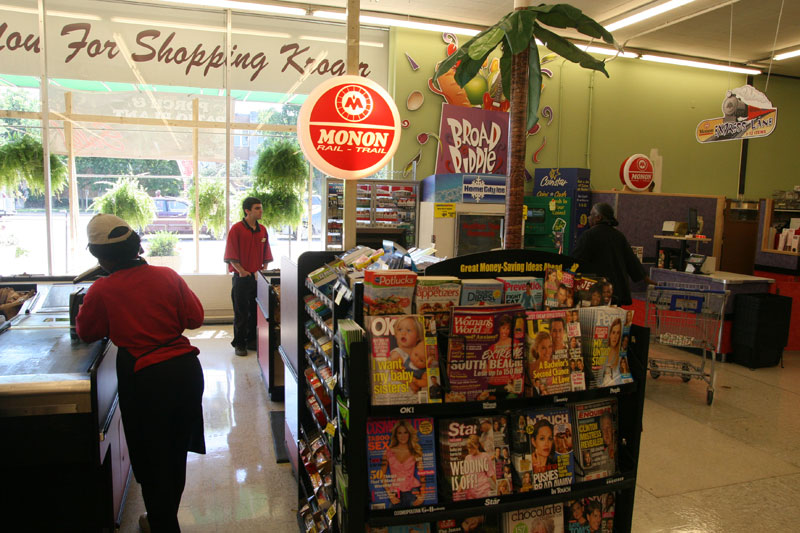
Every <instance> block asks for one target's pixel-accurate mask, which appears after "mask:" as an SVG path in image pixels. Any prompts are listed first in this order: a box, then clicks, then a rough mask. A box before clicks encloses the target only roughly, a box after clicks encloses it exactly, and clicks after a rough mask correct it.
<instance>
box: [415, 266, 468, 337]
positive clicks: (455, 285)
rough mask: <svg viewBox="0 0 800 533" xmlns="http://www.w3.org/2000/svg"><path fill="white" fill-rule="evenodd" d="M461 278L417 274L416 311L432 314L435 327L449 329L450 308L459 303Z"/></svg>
mask: <svg viewBox="0 0 800 533" xmlns="http://www.w3.org/2000/svg"><path fill="white" fill-rule="evenodd" d="M460 297H461V280H460V279H458V278H456V277H455V276H419V277H418V278H417V289H416V294H415V297H414V298H415V302H416V311H417V313H419V314H420V315H433V317H434V319H435V320H436V329H437V330H439V331H444V332H447V331H449V330H450V310H451V309H452V308H453V307H454V306H456V305H458V304H459V299H460Z"/></svg>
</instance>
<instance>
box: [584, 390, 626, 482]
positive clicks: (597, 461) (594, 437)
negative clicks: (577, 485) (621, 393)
mask: <svg viewBox="0 0 800 533" xmlns="http://www.w3.org/2000/svg"><path fill="white" fill-rule="evenodd" d="M573 409H574V419H575V429H576V432H577V438H576V439H575V444H576V446H577V448H576V450H575V457H576V464H577V468H576V472H577V473H578V481H590V480H592V479H600V478H604V477H608V476H611V475H613V474H614V473H615V472H616V471H617V400H616V399H615V398H608V399H603V400H596V401H592V402H582V403H577V404H575V405H574V406H573Z"/></svg>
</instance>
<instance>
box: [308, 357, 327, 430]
mask: <svg viewBox="0 0 800 533" xmlns="http://www.w3.org/2000/svg"><path fill="white" fill-rule="evenodd" d="M303 373H304V374H305V376H306V384H308V389H309V390H310V391H311V394H312V395H313V396H314V399H315V400H317V404H319V405H321V406H322V408H323V409H324V410H325V413H326V416H325V424H322V422H321V421H320V420H319V418H317V421H318V422H320V425H325V426H327V425H328V416H327V413H328V411H329V409H330V407H331V397H330V396H329V395H328V391H326V390H325V385H323V384H322V380H320V379H319V376H317V373H316V372H314V369H313V368H306V369H305V372H303ZM313 414H314V416H315V418H316V413H313Z"/></svg>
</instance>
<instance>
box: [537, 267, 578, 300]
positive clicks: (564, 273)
mask: <svg viewBox="0 0 800 533" xmlns="http://www.w3.org/2000/svg"><path fill="white" fill-rule="evenodd" d="M574 281H575V275H574V274H573V273H572V272H570V271H568V270H561V268H548V269H547V270H546V271H545V278H544V308H545V309H564V308H569V307H574V305H575V301H574V297H573V287H574V284H575V283H574Z"/></svg>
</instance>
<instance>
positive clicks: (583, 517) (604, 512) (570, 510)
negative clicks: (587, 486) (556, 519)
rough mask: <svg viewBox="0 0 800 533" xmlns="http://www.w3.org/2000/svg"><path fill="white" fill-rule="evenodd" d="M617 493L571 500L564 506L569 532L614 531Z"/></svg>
mask: <svg viewBox="0 0 800 533" xmlns="http://www.w3.org/2000/svg"><path fill="white" fill-rule="evenodd" d="M615 508H616V493H613V492H607V493H605V494H598V495H597V496H588V497H586V498H581V499H579V500H570V501H569V502H567V504H566V505H565V507H564V525H565V529H566V531H567V533H595V532H596V533H614V514H615V512H614V511H615Z"/></svg>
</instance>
